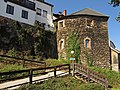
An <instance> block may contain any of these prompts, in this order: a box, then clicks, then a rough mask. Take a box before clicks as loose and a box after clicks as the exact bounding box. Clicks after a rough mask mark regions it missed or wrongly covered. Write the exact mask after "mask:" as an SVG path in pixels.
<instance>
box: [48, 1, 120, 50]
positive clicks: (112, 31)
mask: <svg viewBox="0 0 120 90" xmlns="http://www.w3.org/2000/svg"><path fill="white" fill-rule="evenodd" d="M46 2H49V3H51V4H52V5H54V8H53V12H54V13H58V12H63V11H64V10H67V14H71V13H73V12H76V11H79V10H82V9H84V8H91V9H93V10H95V11H98V12H100V13H103V14H106V15H108V16H109V20H108V33H109V40H111V41H113V42H114V44H115V46H116V48H117V49H118V50H119V51H120V31H119V30H120V22H118V21H116V20H115V18H116V17H117V16H118V13H119V12H120V6H119V7H112V5H110V4H108V3H109V2H110V0H46Z"/></svg>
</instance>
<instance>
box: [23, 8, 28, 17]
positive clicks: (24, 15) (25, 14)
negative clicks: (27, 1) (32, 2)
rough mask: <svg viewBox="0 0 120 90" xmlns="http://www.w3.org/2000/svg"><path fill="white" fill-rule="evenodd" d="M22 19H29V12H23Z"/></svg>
mask: <svg viewBox="0 0 120 90" xmlns="http://www.w3.org/2000/svg"><path fill="white" fill-rule="evenodd" d="M22 18H25V19H28V11H25V10H22Z"/></svg>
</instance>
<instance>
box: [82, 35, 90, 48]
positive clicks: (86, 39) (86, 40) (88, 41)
mask: <svg viewBox="0 0 120 90" xmlns="http://www.w3.org/2000/svg"><path fill="white" fill-rule="evenodd" d="M84 47H86V48H89V49H91V39H90V38H88V37H87V38H85V39H84Z"/></svg>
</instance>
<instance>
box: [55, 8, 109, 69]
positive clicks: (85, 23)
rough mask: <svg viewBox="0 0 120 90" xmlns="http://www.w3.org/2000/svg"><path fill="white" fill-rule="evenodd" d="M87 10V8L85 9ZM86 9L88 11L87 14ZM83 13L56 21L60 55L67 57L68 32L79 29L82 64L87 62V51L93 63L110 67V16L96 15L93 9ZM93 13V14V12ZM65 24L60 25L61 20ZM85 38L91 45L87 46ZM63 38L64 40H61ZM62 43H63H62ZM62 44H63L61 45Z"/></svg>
mask: <svg viewBox="0 0 120 90" xmlns="http://www.w3.org/2000/svg"><path fill="white" fill-rule="evenodd" d="M85 10H86V9H85ZM86 11H88V13H87V14H86ZM86 11H85V12H84V10H83V11H82V12H83V13H84V14H83V13H82V14H81V11H80V13H78V14H76V15H68V16H64V17H62V18H59V19H57V20H55V21H54V23H56V25H57V26H56V27H58V28H56V29H57V46H58V54H59V57H60V56H61V57H63V58H65V57H66V53H65V46H66V40H67V37H68V32H69V31H72V30H77V31H78V32H79V40H80V48H81V50H80V60H81V63H82V64H85V65H86V64H87V59H86V52H87V54H89V56H90V57H92V62H93V65H95V66H100V67H105V68H109V67H110V52H109V39H108V24H107V21H108V18H109V17H108V16H104V15H103V16H102V14H100V15H96V14H99V13H97V12H93V11H92V10H91V9H87V10H86ZM90 12H91V13H90ZM92 13H93V14H92ZM61 21H62V22H63V24H64V25H63V26H62V27H60V25H59V24H60V22H61ZM85 38H89V40H90V44H89V47H90V48H87V47H85ZM61 40H62V42H61ZM61 43H62V44H61ZM61 45H62V46H61Z"/></svg>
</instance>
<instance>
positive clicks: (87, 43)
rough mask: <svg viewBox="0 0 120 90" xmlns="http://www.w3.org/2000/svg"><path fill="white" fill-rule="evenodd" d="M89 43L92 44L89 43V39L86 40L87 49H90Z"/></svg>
mask: <svg viewBox="0 0 120 90" xmlns="http://www.w3.org/2000/svg"><path fill="white" fill-rule="evenodd" d="M89 42H90V41H89V39H86V40H85V44H86V46H85V47H86V48H88V47H89Z"/></svg>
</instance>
